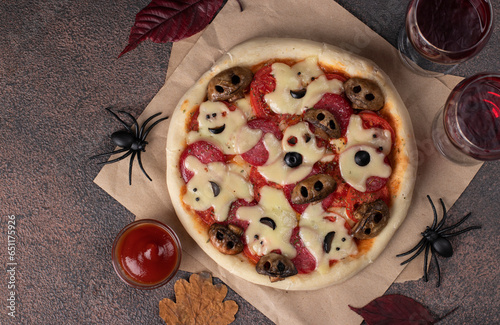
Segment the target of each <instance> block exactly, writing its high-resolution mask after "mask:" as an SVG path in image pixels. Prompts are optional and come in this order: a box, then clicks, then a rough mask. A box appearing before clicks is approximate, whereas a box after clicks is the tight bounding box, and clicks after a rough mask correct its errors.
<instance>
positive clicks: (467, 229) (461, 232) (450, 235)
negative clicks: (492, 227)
mask: <svg viewBox="0 0 500 325" xmlns="http://www.w3.org/2000/svg"><path fill="white" fill-rule="evenodd" d="M473 229H481V226H472V227H468V228H465V229H462V230H460V231H457V232H452V233H451V234H442V235H441V237H443V238H446V237H453V236H458V235H461V234H463V233H464V232H467V231H469V230H473Z"/></svg>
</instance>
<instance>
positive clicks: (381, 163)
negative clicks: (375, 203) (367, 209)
mask: <svg viewBox="0 0 500 325" xmlns="http://www.w3.org/2000/svg"><path fill="white" fill-rule="evenodd" d="M359 151H366V152H367V153H368V154H369V157H370V161H369V163H368V164H367V165H366V166H359V165H358V164H357V163H356V162H355V155H356V153H358V152H359ZM339 167H340V173H341V175H342V178H343V179H344V180H345V181H346V182H347V183H348V184H349V185H351V186H352V187H354V188H355V189H356V190H358V191H360V192H365V191H366V180H367V179H368V178H369V177H372V176H376V177H382V178H388V177H389V176H391V172H392V168H391V166H389V165H388V164H386V163H385V155H384V153H383V152H378V151H377V149H375V148H374V147H372V146H369V145H360V146H350V147H349V148H348V149H346V150H345V151H344V152H342V153H341V154H340V157H339Z"/></svg>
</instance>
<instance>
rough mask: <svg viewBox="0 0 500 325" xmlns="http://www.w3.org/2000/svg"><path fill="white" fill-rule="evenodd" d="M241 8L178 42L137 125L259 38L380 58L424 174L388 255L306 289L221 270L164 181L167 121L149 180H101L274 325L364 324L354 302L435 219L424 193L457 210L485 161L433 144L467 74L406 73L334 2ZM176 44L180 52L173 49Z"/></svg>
mask: <svg viewBox="0 0 500 325" xmlns="http://www.w3.org/2000/svg"><path fill="white" fill-rule="evenodd" d="M244 5H245V10H244V11H243V12H240V8H239V5H238V4H237V2H236V1H228V3H227V4H226V5H225V7H224V8H223V9H222V10H221V12H220V13H219V14H218V16H217V17H216V18H215V20H214V21H213V22H212V23H211V25H210V26H209V27H208V28H207V29H206V30H205V31H204V32H203V33H202V34H200V35H197V36H195V37H193V38H191V39H189V40H187V41H185V42H179V43H177V44H174V49H173V53H172V54H173V55H172V57H173V61H171V62H170V63H169V72H168V73H169V78H168V79H167V81H166V83H165V85H164V87H163V88H162V89H161V90H160V91H159V92H158V94H157V95H156V96H155V98H154V99H153V100H152V101H151V103H150V104H149V105H148V107H147V108H146V109H145V111H144V113H143V114H142V115H141V117H140V118H139V123H141V122H142V121H143V120H144V119H145V118H146V117H148V116H151V115H152V114H154V113H156V112H163V113H164V114H167V115H171V114H172V111H173V109H174V108H175V106H176V104H177V102H178V100H179V99H180V97H181V96H182V95H183V94H184V92H185V91H186V90H187V89H188V88H189V87H191V85H192V84H193V83H194V82H195V81H196V80H197V79H198V78H199V77H200V76H201V74H202V73H204V72H205V71H206V70H208V69H209V68H210V67H211V66H212V64H213V63H214V62H215V61H216V60H217V59H218V58H219V57H220V56H221V55H222V54H223V53H224V52H226V51H227V50H229V49H230V48H231V47H233V46H234V45H236V44H238V43H241V42H243V41H245V40H248V39H251V38H254V37H259V36H267V37H295V38H306V39H311V40H315V41H321V42H326V43H330V44H333V45H337V46H340V47H342V48H345V49H348V50H350V51H352V52H355V53H357V54H360V55H362V56H364V57H367V58H369V59H371V60H373V61H374V62H375V63H377V64H378V65H379V66H380V67H381V68H382V69H383V70H384V71H385V72H386V73H387V74H388V75H389V77H390V78H391V80H392V81H393V83H394V84H395V86H396V88H397V90H398V91H399V93H400V95H401V97H402V99H403V101H404V102H405V104H406V106H407V108H408V110H409V112H410V115H411V118H412V122H413V125H414V131H415V135H416V139H417V146H418V149H419V170H418V176H417V181H416V187H415V191H414V196H413V202H412V205H411V208H410V210H409V213H408V216H407V219H406V220H405V222H404V223H403V225H402V226H401V228H400V229H399V230H398V232H397V233H396V235H395V236H394V237H393V239H392V240H391V242H390V244H389V245H388V247H387V248H386V250H385V251H384V252H383V253H382V255H381V256H380V257H379V258H378V259H377V260H376V261H375V263H373V264H372V265H370V266H369V267H367V268H366V269H365V270H363V271H362V272H360V273H359V274H358V275H356V276H355V277H353V278H352V279H350V280H348V281H346V282H344V283H342V284H340V285H335V286H331V287H329V288H325V289H322V290H317V291H305V292H304V291H302V292H286V291H281V290H275V289H271V288H268V287H262V286H257V285H254V284H251V283H248V282H246V281H244V280H242V279H241V278H239V277H236V276H233V275H231V274H229V273H228V272H226V271H225V270H223V269H221V268H219V267H218V266H217V265H216V263H214V262H213V261H212V260H211V259H210V258H209V257H208V256H207V255H205V254H204V252H203V251H202V250H201V249H200V248H199V247H198V246H197V245H196V244H195V243H194V241H193V240H192V239H191V238H190V237H189V236H188V235H187V234H186V232H185V231H184V229H183V228H182V225H181V224H180V222H179V221H178V219H177V217H176V215H175V212H174V210H173V207H172V205H171V202H170V199H169V196H168V190H167V186H166V182H165V175H166V172H165V171H166V168H168V166H165V164H166V157H165V146H166V136H167V132H168V126H169V123H170V122H169V121H166V122H162V123H160V124H159V125H158V126H157V127H156V128H155V129H153V131H152V132H151V133H150V135H149V137H148V141H149V144H148V146H147V149H146V153H144V154H143V155H142V158H143V163H144V167H145V169H146V170H147V171H148V173H149V175H150V176H151V177H152V178H153V181H152V182H149V181H148V180H147V179H146V178H145V177H144V176H143V175H142V173H141V171H140V170H139V169H138V168H136V167H137V166H135V167H134V171H133V180H132V181H133V185H132V186H128V161H127V160H125V161H122V162H120V163H115V164H111V165H106V166H105V167H104V168H103V169H102V171H101V172H100V173H99V175H98V176H97V177H96V179H95V182H96V183H97V184H98V185H99V186H101V187H102V188H103V189H104V190H105V191H107V192H108V193H109V194H110V195H111V196H113V197H114V198H115V199H116V200H118V201H119V202H120V203H121V204H123V205H124V206H125V207H126V208H128V209H129V210H130V211H131V212H132V213H133V214H135V215H136V216H137V218H138V219H142V218H155V219H158V220H160V221H162V222H165V223H166V224H169V225H170V226H172V227H173V228H174V230H175V231H176V233H177V234H178V235H179V237H180V239H181V242H182V245H183V261H182V264H181V269H183V270H187V271H190V272H198V271H201V270H207V269H208V270H210V271H211V272H212V273H213V274H214V276H217V277H219V278H221V279H222V280H223V281H224V282H226V283H227V284H228V285H229V286H230V287H231V288H232V289H233V290H235V291H236V292H237V293H238V294H240V295H241V296H242V297H243V298H245V299H246V300H247V301H249V302H250V303H251V304H252V305H254V306H255V307H256V308H258V309H259V310H260V311H261V312H263V313H264V314H265V315H266V316H268V317H269V318H270V319H271V320H273V321H274V322H275V323H277V324H306V323H307V324H359V323H360V322H361V321H362V319H361V317H359V316H358V315H357V314H355V313H354V312H352V311H351V310H350V309H349V308H348V305H352V306H355V307H361V306H364V305H365V304H367V303H368V302H369V301H371V300H372V299H374V298H376V297H378V296H381V295H383V293H384V292H385V291H386V290H387V288H388V287H389V286H390V285H391V284H392V283H393V282H394V281H395V279H396V278H397V277H398V276H399V275H400V273H401V272H402V270H403V268H404V267H403V266H401V265H399V264H400V262H402V260H403V259H402V258H396V257H395V255H397V254H398V253H401V252H404V251H406V250H408V249H410V248H411V247H413V246H414V245H415V244H416V243H417V242H418V241H419V240H420V232H421V231H423V230H424V229H425V226H427V225H429V224H430V223H431V222H432V211H431V209H430V207H429V204H428V202H427V199H426V197H425V196H426V195H427V194H429V195H430V196H431V197H432V198H433V199H435V201H436V202H437V199H438V198H440V197H442V198H443V199H444V201H445V203H446V204H447V206H451V204H452V203H453V202H455V200H456V199H457V198H458V196H459V195H460V194H461V193H462V192H463V190H464V189H465V188H466V186H467V185H468V184H469V182H470V180H471V179H472V178H473V176H474V175H475V173H476V172H477V170H478V169H479V167H480V166H475V167H460V166H457V165H454V164H452V163H450V162H448V161H447V160H446V159H445V158H443V157H441V155H440V154H439V153H438V152H437V151H436V150H435V149H434V146H433V144H432V140H431V138H430V125H431V121H432V119H433V117H434V115H435V113H436V112H437V111H438V109H439V108H440V107H441V106H442V105H443V104H444V102H445V100H446V97H447V96H448V94H449V92H450V88H449V87H450V86H453V85H455V84H456V83H458V82H459V80H460V78H457V77H452V76H448V77H445V78H443V79H442V80H438V79H429V78H424V77H420V76H417V75H415V74H413V73H411V72H410V71H408V70H406V68H405V67H404V66H402V64H401V63H400V61H399V59H398V57H397V55H398V54H397V50H396V49H394V48H393V47H392V46H391V45H390V44H389V43H387V42H386V41H385V40H384V39H383V38H381V37H380V36H379V35H377V34H376V33H375V32H373V31H372V30H370V29H369V28H368V27H367V26H365V25H364V24H363V23H362V22H360V21H359V20H357V19H356V18H355V17H354V16H352V15H351V14H350V13H348V12H347V11H346V10H344V9H343V8H342V7H341V6H340V5H338V4H337V3H335V2H334V1H331V0H316V1H315V5H314V6H305V5H304V2H303V1H296V0H287V1H283V0H280V1H278V0H272V1H270V0H267V1H265V0H253V1H244ZM196 38H198V39H197V40H196ZM177 48H179V52H178V53H179V54H175V53H177V52H175V51H176V49H177ZM174 52H175V53H174ZM172 62H173V63H172ZM170 64H172V65H170ZM176 64H178V66H177V68H175V67H174V66H175V65H176ZM447 85H448V86H447ZM167 122H168V123H167ZM112 158H113V157H112ZM422 263H423V261H422V259H416V260H415V261H414V262H412V263H410V265H409V266H408V267H407V271H405V273H404V274H402V275H401V276H400V278H399V279H400V280H406V279H416V278H419V277H421V276H422Z"/></svg>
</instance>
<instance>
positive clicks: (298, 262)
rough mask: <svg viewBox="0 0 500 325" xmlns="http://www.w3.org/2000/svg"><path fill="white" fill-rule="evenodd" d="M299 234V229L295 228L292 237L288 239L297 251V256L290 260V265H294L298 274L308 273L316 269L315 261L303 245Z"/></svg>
mask: <svg viewBox="0 0 500 325" xmlns="http://www.w3.org/2000/svg"><path fill="white" fill-rule="evenodd" d="M299 232H300V228H299V227H295V228H294V229H293V231H292V236H291V237H290V243H291V244H292V245H293V247H294V248H295V250H296V251H297V255H296V256H295V257H294V258H293V259H292V263H293V264H294V265H295V267H296V268H297V271H298V272H299V273H301V274H305V273H310V272H312V271H314V270H315V269H316V259H315V258H314V256H313V255H312V254H311V252H309V250H308V249H307V248H306V246H305V245H304V242H303V241H302V239H301V238H300V234H299Z"/></svg>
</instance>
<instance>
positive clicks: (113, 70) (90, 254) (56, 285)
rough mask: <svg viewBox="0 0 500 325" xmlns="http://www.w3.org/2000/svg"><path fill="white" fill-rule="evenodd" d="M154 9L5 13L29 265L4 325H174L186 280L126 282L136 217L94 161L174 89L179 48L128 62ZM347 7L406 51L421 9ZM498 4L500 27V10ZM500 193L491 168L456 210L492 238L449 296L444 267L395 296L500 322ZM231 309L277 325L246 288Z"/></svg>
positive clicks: (483, 57)
mask: <svg viewBox="0 0 500 325" xmlns="http://www.w3.org/2000/svg"><path fill="white" fill-rule="evenodd" d="M229 1H234V0H229ZM242 1H243V2H244V1H248V0H242ZM148 2H149V1H148V0H136V1H132V0H117V1H89V0H81V1H69V0H57V1H56V0H38V1H28V0H3V1H1V2H0V175H1V176H0V220H1V221H0V234H1V235H0V265H6V263H7V261H8V260H7V257H8V255H7V220H8V216H9V215H15V216H16V230H17V236H16V246H15V247H16V256H15V257H16V261H17V262H18V265H17V268H16V283H15V284H16V294H17V296H16V299H17V301H16V302H17V304H16V308H17V309H16V313H17V317H16V318H15V320H14V321H12V319H11V318H10V317H8V316H7V312H8V310H7V308H6V306H7V301H6V299H7V298H8V290H7V282H8V277H7V275H6V274H4V275H2V276H1V277H0V301H1V302H0V323H1V324H9V323H14V324H18V323H19V324H162V321H161V319H159V317H158V316H157V314H158V311H157V309H158V301H159V300H161V299H162V298H165V297H167V298H172V297H173V282H171V283H170V284H169V285H167V286H165V287H163V288H161V289H158V290H154V291H150V292H149V291H139V290H134V289H130V288H128V287H126V286H125V285H123V284H122V283H121V282H120V280H119V279H118V277H117V276H116V275H115V274H114V271H113V268H112V266H111V262H110V253H111V252H110V250H111V244H112V242H113V239H114V236H115V235H116V234H117V233H118V231H119V230H120V229H121V228H122V227H123V226H125V225H126V224H127V223H129V222H131V221H132V220H133V219H134V216H133V215H132V214H131V213H130V212H129V211H127V210H126V209H125V208H123V207H122V206H121V205H120V204H118V203H117V202H116V201H115V200H113V199H112V198H111V197H110V196H109V195H108V194H106V193H105V192H104V191H102V190H101V189H100V188H99V187H98V186H96V185H95V184H94V183H93V182H92V180H93V179H94V178H95V176H96V175H97V173H98V172H99V166H97V165H95V164H94V163H91V162H89V161H88V157H89V156H91V155H93V154H96V153H101V152H106V151H111V150H112V149H113V145H112V144H111V142H110V140H109V138H108V137H109V133H110V129H109V123H110V119H109V115H108V113H107V112H106V111H104V110H103V108H104V107H107V106H109V105H117V106H120V107H123V108H127V109H128V110H129V111H130V112H131V113H132V114H133V115H135V116H138V115H140V113H141V112H142V110H143V109H144V107H145V106H146V105H147V103H149V101H150V100H151V99H152V97H153V96H154V95H155V94H156V93H157V91H158V90H159V89H160V87H161V86H162V85H163V83H164V78H165V74H166V70H167V65H168V59H169V54H170V49H171V47H170V45H169V44H154V43H151V42H146V43H143V44H141V45H140V46H139V47H138V48H137V49H136V50H134V51H132V52H130V53H128V54H126V55H125V56H124V57H122V58H121V59H119V60H118V59H117V55H118V54H119V53H120V52H121V50H122V49H123V47H124V46H125V45H126V42H127V39H128V33H129V30H130V27H131V26H132V24H133V21H134V17H135V14H136V13H137V12H138V11H139V10H140V9H141V8H143V7H144V6H146V5H147V3H148ZM338 2H339V3H340V4H341V5H343V6H344V7H345V8H346V9H347V10H349V11H350V12H352V13H353V14H354V15H355V16H357V17H358V18H359V19H361V20H362V21H363V22H365V23H366V24H367V25H368V26H370V27H371V28H373V29H374V30H375V31H376V32H378V33H379V34H381V35H382V36H383V37H385V38H386V39H387V40H388V41H389V42H391V43H392V44H393V45H395V43H396V35H397V30H398V28H399V26H400V25H401V24H402V22H403V16H404V11H405V7H406V3H407V1H403V0H401V1H400V0H373V1H370V0H339V1H338ZM310 3H313V2H310ZM304 4H305V5H306V2H304ZM308 5H309V3H308ZM494 6H495V10H496V14H497V17H500V5H499V3H498V1H494ZM499 52H500V29H499V26H496V28H495V31H494V34H493V37H492V39H491V41H490V42H489V44H488V46H487V47H486V49H485V50H484V51H483V52H482V53H481V54H480V55H479V56H477V57H476V58H475V59H473V60H472V61H470V62H468V63H467V64H465V65H463V66H462V67H460V68H459V69H458V70H456V72H457V74H459V75H461V76H468V75H471V74H472V73H474V72H479V71H484V70H496V71H500V62H499V57H498V53H499ZM422 95H423V96H425V94H422ZM457 177H460V175H457ZM499 186H500V164H499V163H498V162H491V163H486V164H485V165H484V166H483V167H482V168H481V170H480V171H479V173H478V174H477V176H476V177H475V179H474V180H473V181H472V183H471V184H470V186H469V187H468V188H467V190H466V191H465V192H464V193H463V195H462V196H461V197H460V199H459V200H458V202H457V203H456V204H455V206H454V207H453V208H452V209H451V210H450V214H451V216H452V217H451V219H452V220H457V219H458V218H459V217H461V216H463V215H465V214H466V213H467V212H469V211H472V212H473V217H472V218H471V220H470V221H469V222H468V224H481V225H482V226H483V229H482V230H479V231H474V232H471V233H467V234H465V235H463V236H461V237H460V238H459V239H458V238H455V239H453V240H452V242H453V244H454V245H455V249H456V251H455V255H454V256H453V258H451V259H449V260H442V262H441V271H442V274H443V284H442V287H441V288H439V289H436V288H435V287H434V283H435V282H434V281H435V269H431V274H432V275H431V282H429V283H424V282H423V281H422V280H419V281H413V282H409V283H405V284H395V285H393V286H391V287H390V289H389V291H388V293H401V294H405V295H407V296H410V297H413V298H415V299H417V300H418V301H420V302H422V303H423V304H424V305H426V306H428V307H429V309H431V310H432V311H434V312H435V313H436V314H438V315H443V314H445V313H446V312H447V311H449V310H451V309H453V308H454V307H456V306H460V307H459V309H458V310H457V311H456V312H455V313H454V314H452V315H451V316H449V318H447V320H446V321H443V322H442V323H443V324H498V323H500V318H499V315H498V310H500V305H499V304H500V303H499V302H500V296H499V295H500V294H499V292H500V290H499V287H498V284H499V283H500V278H499V271H498V270H499V269H500V265H499V258H500V252H499V244H498V243H499V230H500V229H499V220H500V215H499V214H500V203H499V199H498V196H499V194H500V191H499ZM4 268H6V266H5V267H4ZM188 276H189V274H187V273H186V272H180V273H179V274H178V275H177V278H187V277H188ZM216 281H218V280H216ZM228 299H234V300H236V301H237V302H238V304H239V306H240V311H239V312H238V314H237V320H236V322H235V324H269V323H271V322H270V321H269V320H268V319H267V318H266V317H265V316H263V315H262V314H260V313H259V312H258V311H257V310H256V309H255V308H253V307H252V306H251V305H249V304H248V303H247V302H245V301H244V300H243V299H241V298H240V297H239V296H238V295H237V294H235V293H234V292H233V291H230V293H229V295H228ZM332 322H333V320H332Z"/></svg>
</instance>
